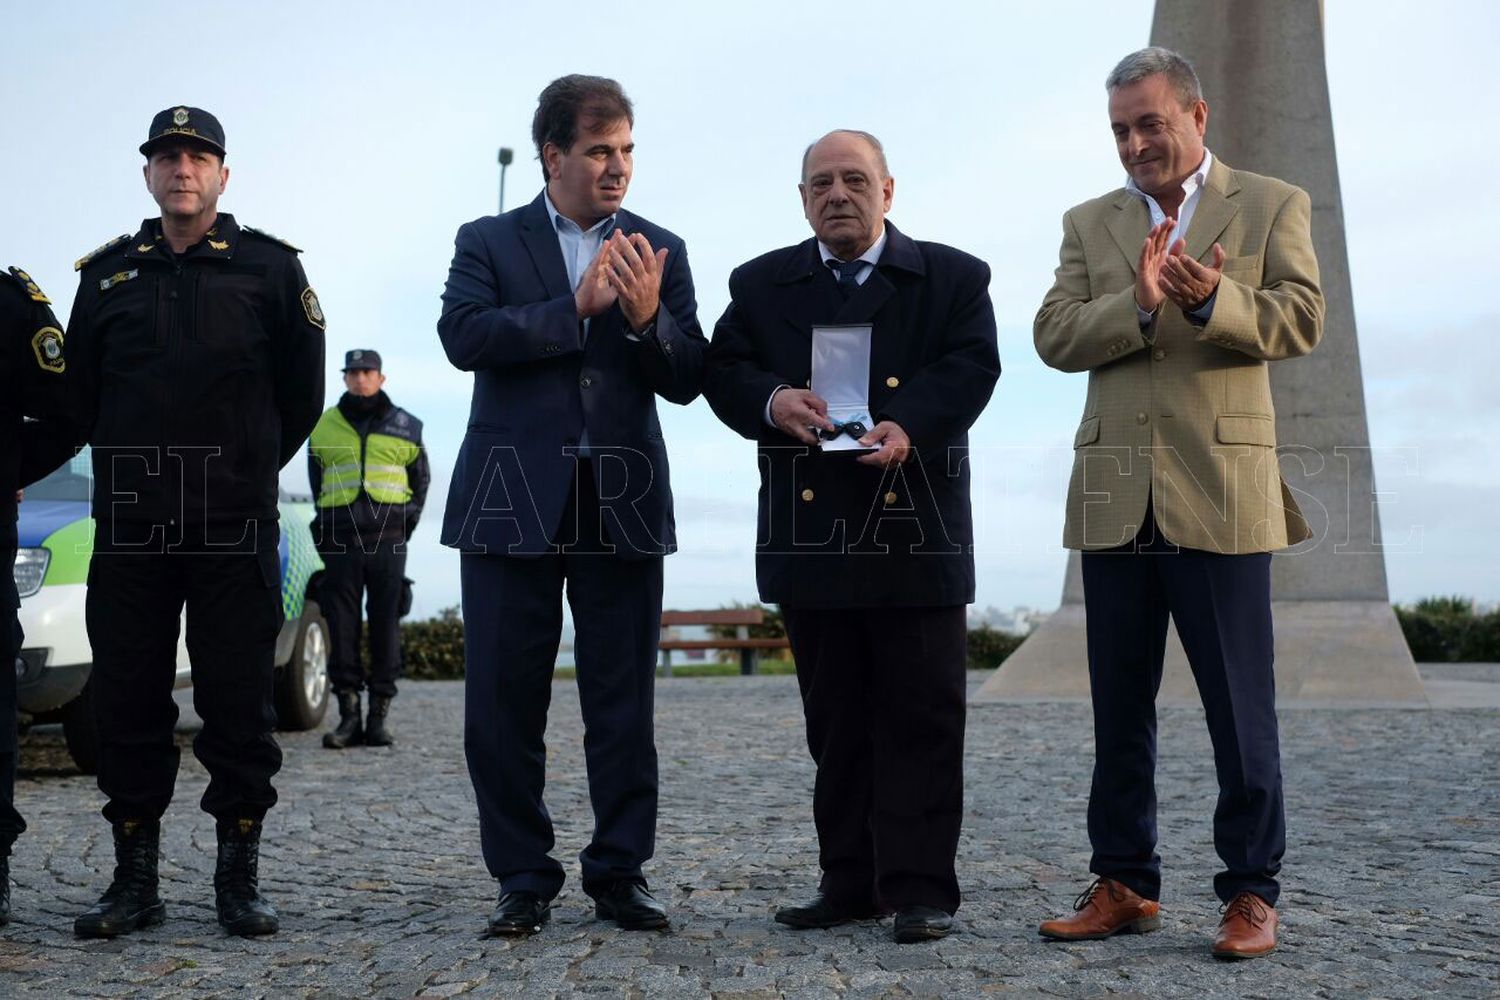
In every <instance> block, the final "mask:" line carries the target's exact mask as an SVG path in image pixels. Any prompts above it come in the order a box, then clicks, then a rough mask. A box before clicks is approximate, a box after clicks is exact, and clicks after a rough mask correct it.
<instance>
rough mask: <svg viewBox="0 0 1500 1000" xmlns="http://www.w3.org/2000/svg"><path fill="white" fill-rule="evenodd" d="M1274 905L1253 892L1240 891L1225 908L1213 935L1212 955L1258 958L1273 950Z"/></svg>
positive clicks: (1274, 930)
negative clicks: (1216, 931) (1222, 917)
mask: <svg viewBox="0 0 1500 1000" xmlns="http://www.w3.org/2000/svg"><path fill="white" fill-rule="evenodd" d="M1276 923H1277V919H1276V908H1275V907H1274V906H1272V905H1271V904H1270V903H1267V902H1266V901H1265V900H1264V899H1261V898H1260V897H1259V896H1257V895H1256V894H1255V893H1253V892H1242V893H1240V894H1239V895H1238V896H1236V897H1234V898H1233V899H1231V900H1230V901H1229V902H1228V904H1226V905H1225V907H1224V919H1223V920H1221V921H1219V932H1218V933H1217V934H1215V935H1214V957H1215V958H1260V957H1261V956H1262V955H1269V954H1271V952H1273V951H1275V950H1276Z"/></svg>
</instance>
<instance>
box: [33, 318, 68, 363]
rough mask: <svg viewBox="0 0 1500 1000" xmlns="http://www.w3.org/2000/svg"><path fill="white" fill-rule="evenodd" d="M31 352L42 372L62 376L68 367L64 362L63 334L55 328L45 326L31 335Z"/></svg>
mask: <svg viewBox="0 0 1500 1000" xmlns="http://www.w3.org/2000/svg"><path fill="white" fill-rule="evenodd" d="M31 352H32V353H33V354H35V355H36V363H37V366H38V367H39V368H41V369H42V371H47V372H52V373H53V374H56V375H61V374H62V373H63V370H64V369H65V368H66V367H67V362H66V361H64V360H63V333H62V331H61V330H59V329H58V328H57V327H55V326H44V327H42V328H41V329H40V330H38V331H37V332H36V333H34V334H32V335H31Z"/></svg>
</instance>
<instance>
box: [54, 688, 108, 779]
mask: <svg viewBox="0 0 1500 1000" xmlns="http://www.w3.org/2000/svg"><path fill="white" fill-rule="evenodd" d="M93 691H94V685H93V682H92V681H90V682H89V683H87V684H84V686H83V690H82V691H80V692H78V697H76V698H74V699H73V700H72V701H70V702H68V703H67V704H66V705H64V706H63V708H62V727H63V740H64V741H66V742H67V744H68V756H70V757H72V758H73V763H74V764H76V765H78V770H80V771H82V772H83V773H84V774H98V773H99V730H98V729H96V728H95V727H94V697H93Z"/></svg>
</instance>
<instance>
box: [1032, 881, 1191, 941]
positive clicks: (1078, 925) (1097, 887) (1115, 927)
mask: <svg viewBox="0 0 1500 1000" xmlns="http://www.w3.org/2000/svg"><path fill="white" fill-rule="evenodd" d="M1073 910H1074V913H1073V915H1072V916H1071V917H1059V918H1058V919H1056V920H1048V921H1045V922H1044V923H1043V924H1042V925H1041V927H1039V928H1037V929H1038V930H1040V931H1041V932H1042V936H1043V937H1049V938H1052V939H1053V940H1055V941H1097V940H1099V939H1101V938H1107V937H1109V936H1110V935H1112V934H1145V933H1146V932H1147V931H1154V930H1156V929H1157V928H1158V927H1160V926H1161V904H1160V903H1158V902H1156V900H1154V899H1145V898H1143V897H1141V896H1137V895H1136V894H1135V893H1134V892H1132V891H1131V890H1130V889H1128V888H1126V887H1125V886H1123V885H1121V884H1120V883H1119V882H1116V881H1115V880H1114V879H1112V878H1097V879H1095V880H1094V884H1093V885H1091V886H1089V887H1088V888H1087V889H1085V890H1083V892H1082V893H1081V894H1080V895H1079V897H1078V898H1077V899H1075V900H1074V901H1073Z"/></svg>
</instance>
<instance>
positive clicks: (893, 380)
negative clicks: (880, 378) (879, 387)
mask: <svg viewBox="0 0 1500 1000" xmlns="http://www.w3.org/2000/svg"><path fill="white" fill-rule="evenodd" d="M885 384H886V388H888V389H894V388H896V387H897V386H898V385H900V384H901V380H900V379H899V378H897V377H896V376H894V375H892V376H891V377H890V378H888V379H886V380H885Z"/></svg>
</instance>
